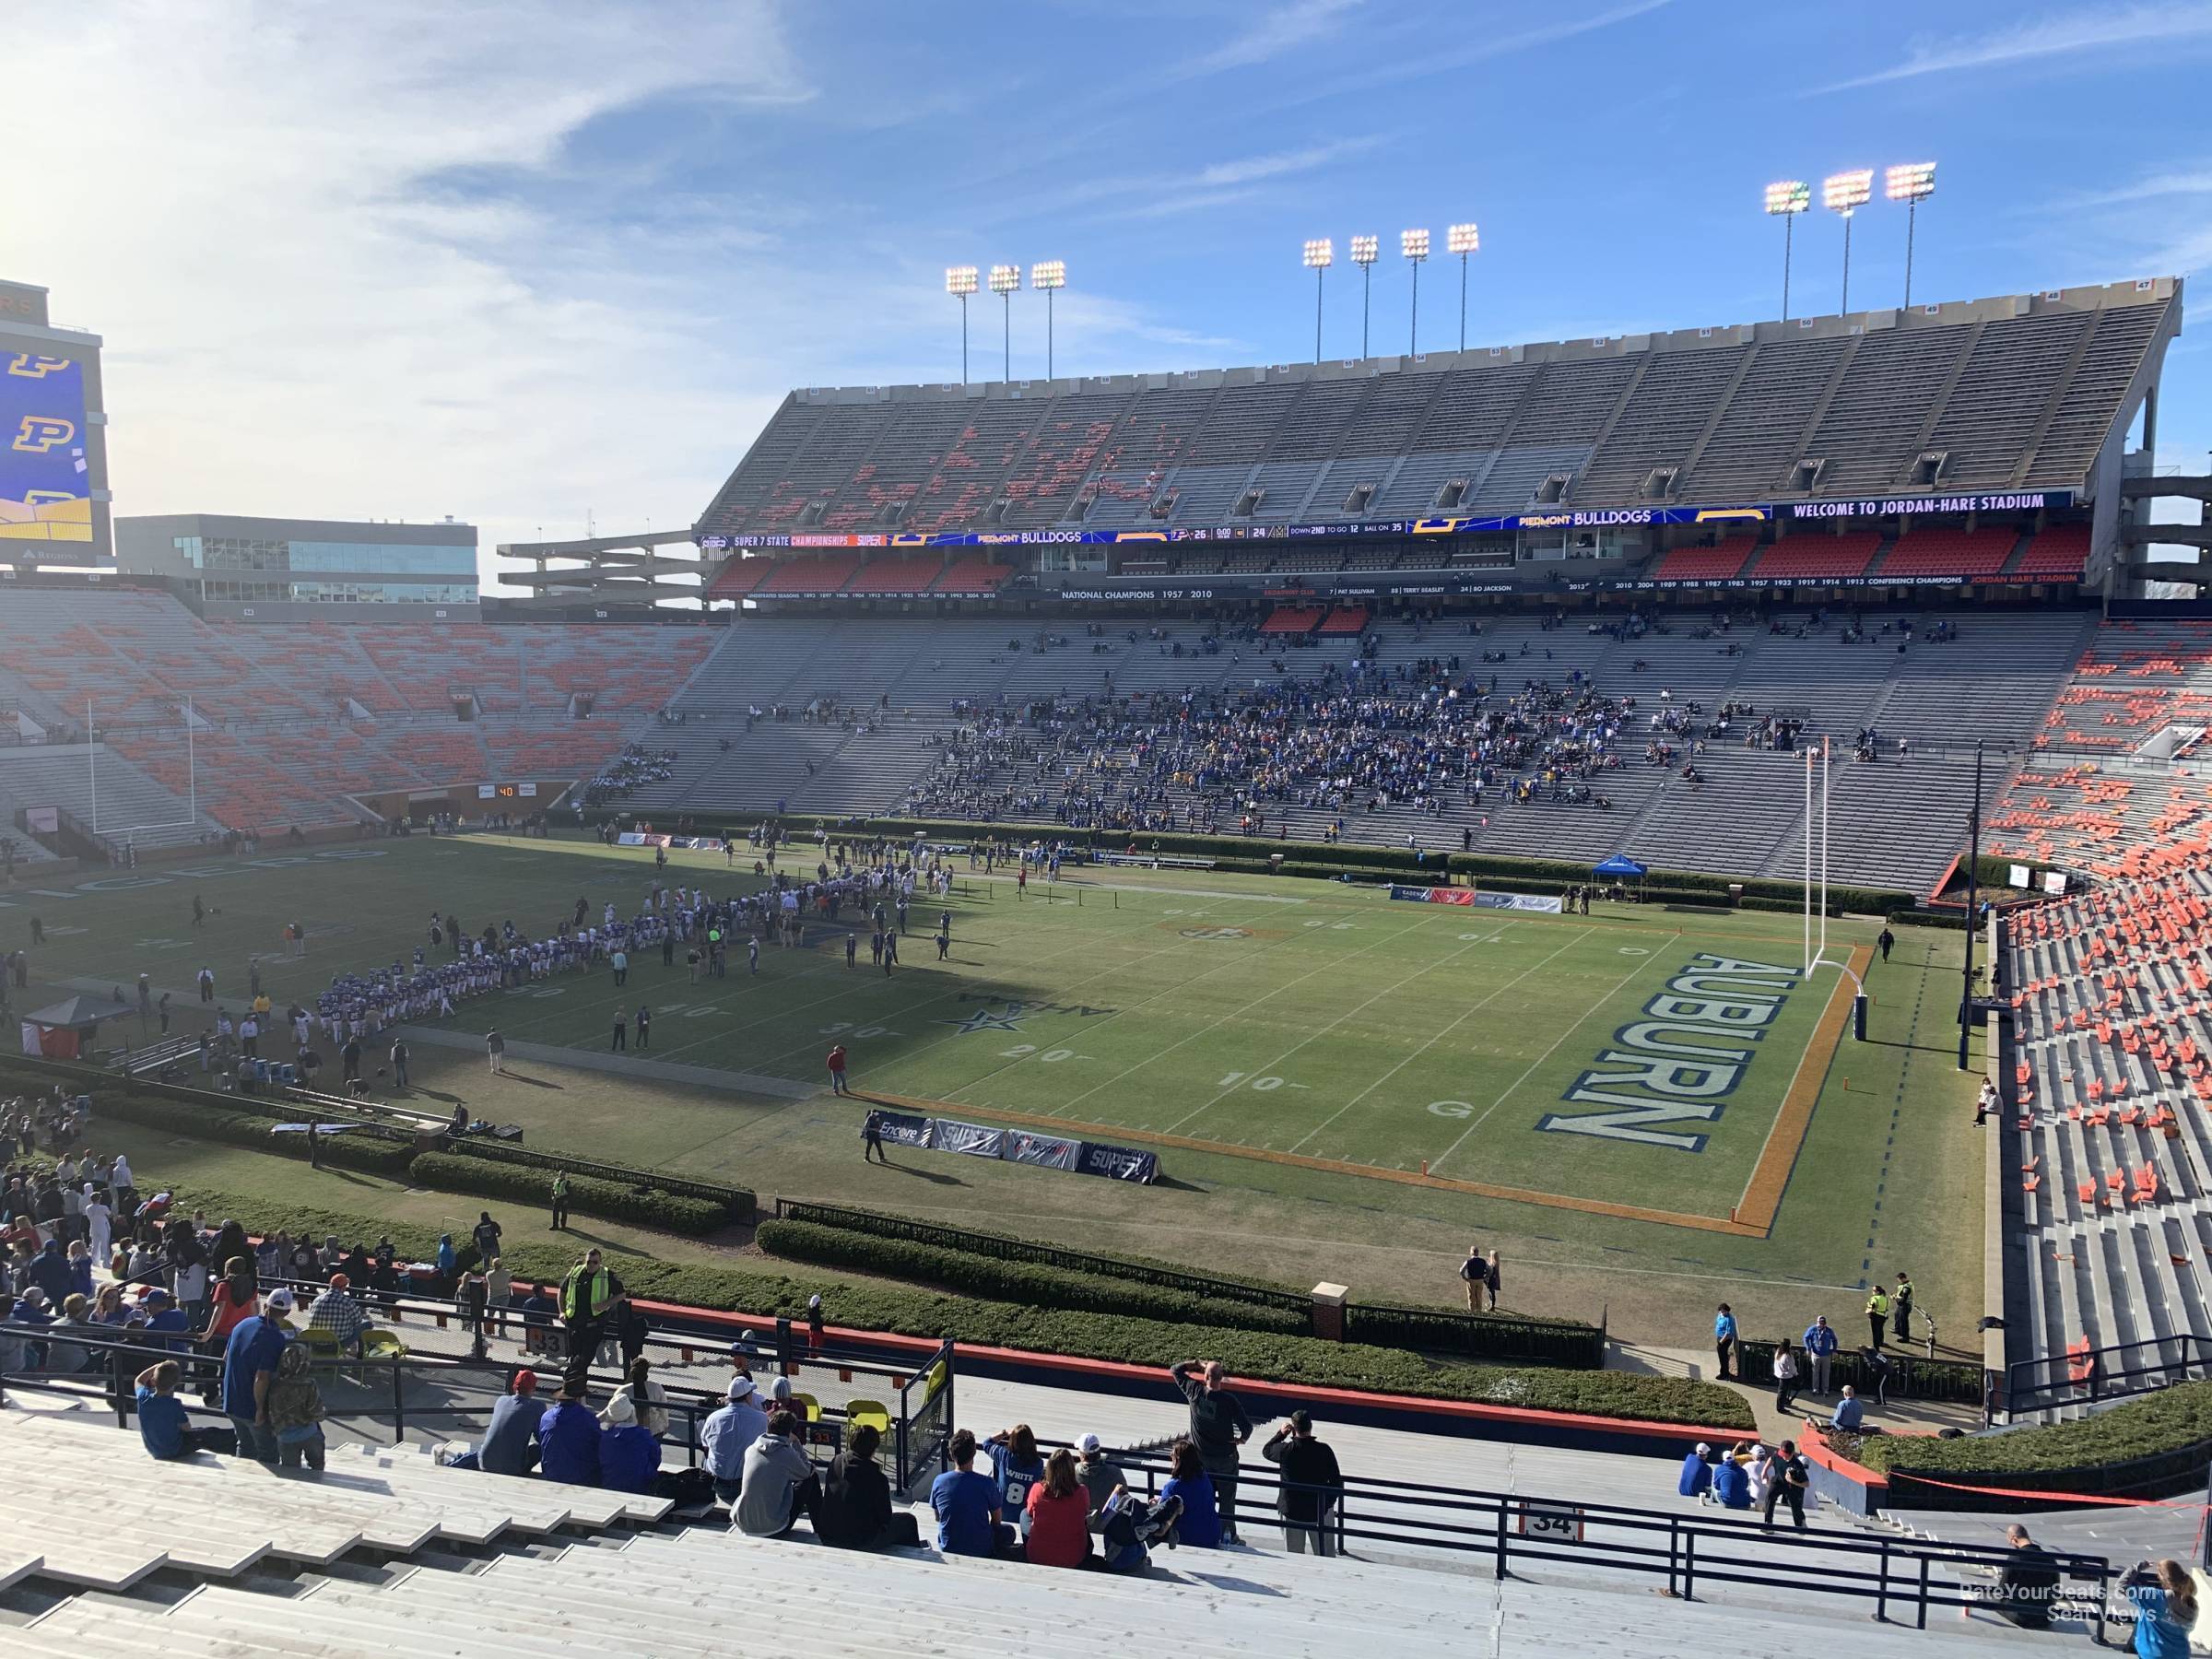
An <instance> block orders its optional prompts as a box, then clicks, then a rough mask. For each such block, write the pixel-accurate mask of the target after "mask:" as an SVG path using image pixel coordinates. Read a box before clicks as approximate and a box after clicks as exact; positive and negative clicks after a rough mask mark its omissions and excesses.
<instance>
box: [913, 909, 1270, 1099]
mask: <svg viewBox="0 0 2212 1659" xmlns="http://www.w3.org/2000/svg"><path fill="white" fill-rule="evenodd" d="M1263 913H1265V912H1263ZM1243 920H1259V918H1256V916H1252V918H1237V923H1243ZM1237 923H1228V924H1230V927H1234V924H1237ZM1292 938H1296V935H1285V938H1278V940H1274V942H1270V945H1267V947H1265V949H1274V947H1277V945H1289V942H1292ZM1182 945H1183V938H1182V934H1177V942H1174V945H1161V947H1159V949H1157V951H1146V953H1144V956H1139V958H1137V960H1135V962H1119V964H1115V967H1111V969H1101V971H1100V973H1093V975H1090V978H1086V980H1075V984H1068V986H1060V995H1066V994H1068V991H1077V989H1082V986H1086V984H1095V982H1097V980H1106V978H1112V975H1115V973H1126V971H1128V969H1135V967H1141V964H1144V962H1150V960H1152V958H1155V956H1166V953H1168V951H1174V949H1182ZM1248 960H1250V958H1245V956H1230V958H1226V960H1221V962H1217V964H1215V967H1212V969H1204V971H1201V973H1193V975H1190V980H1179V982H1177V984H1174V986H1168V989H1171V991H1172V989H1177V986H1182V984H1190V982H1193V980H1201V978H1206V973H1212V971H1215V969H1218V967H1230V964H1232V962H1248ZM1108 1018H1112V1016H1108ZM1100 1024H1104V1022H1100ZM1086 1029H1088V1027H1086ZM960 1035H962V1033H960V1030H953V1033H951V1035H947V1038H938V1040H935V1041H924V1044H923V1046H920V1049H907V1051H902V1053H900V1057H898V1064H907V1062H909V1060H913V1057H916V1055H924V1053H929V1051H931V1049H942V1046H945V1044H947V1041H951V1040H953V1038H960ZM997 1071H1005V1066H994V1068H991V1071H986V1073H984V1075H982V1077H991V1075H994V1073H997ZM982 1077H973V1079H969V1082H964V1084H960V1090H967V1088H973V1086H975V1084H980V1082H982ZM960 1090H953V1093H960ZM947 1100H949V1095H947ZM1077 1100H1082V1095H1077Z"/></svg>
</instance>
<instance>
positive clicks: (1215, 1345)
mask: <svg viewBox="0 0 2212 1659" xmlns="http://www.w3.org/2000/svg"><path fill="white" fill-rule="evenodd" d="M177 1197H178V1201H179V1202H180V1203H181V1204H182V1205H183V1206H185V1207H186V1208H188V1209H190V1208H197V1209H202V1210H205V1211H206V1213H207V1214H209V1215H211V1216H217V1217H235V1218H237V1219H238V1220H239V1221H241V1222H242V1223H243V1224H244V1225H246V1226H247V1227H249V1228H251V1229H253V1230H255V1231H269V1230H277V1229H282V1230H285V1231H288V1232H293V1233H299V1232H305V1233H307V1234H308V1235H309V1236H311V1237H315V1238H320V1237H322V1236H324V1234H326V1233H335V1234H337V1235H338V1236H339V1237H340V1238H341V1239H344V1240H347V1241H352V1240H354V1239H374V1238H376V1237H378V1236H380V1235H382V1234H384V1233H387V1232H388V1233H389V1234H390V1235H391V1237H392V1239H393V1241H394V1243H395V1244H396V1245H398V1247H399V1248H400V1250H401V1251H402V1252H403V1253H407V1254H410V1255H414V1256H417V1257H418V1258H420V1257H421V1256H423V1255H425V1254H427V1253H429V1251H432V1250H434V1249H435V1248H436V1247H437V1237H436V1235H435V1234H434V1233H431V1232H429V1231H428V1230H425V1229H422V1228H410V1227H404V1226H400V1227H394V1226H388V1225H387V1224H386V1223H384V1222H382V1221H378V1220H372V1219H370V1218H367V1217H363V1216H359V1215H341V1214H335V1213H333V1212H330V1211H325V1210H320V1209H308V1208H300V1207H289V1206H271V1205H264V1204H255V1203H253V1202H251V1201H248V1200H241V1199H239V1198H236V1197H234V1196H232V1195H231V1194H224V1193H218V1192H206V1191H200V1190H196V1189H182V1190H180V1191H179V1193H178V1194H177ZM504 1255H505V1261H506V1265H507V1266H508V1267H509V1268H510V1269H511V1270H512V1272H513V1273H514V1275H515V1277H517V1278H523V1279H538V1280H545V1281H553V1280H557V1279H559V1277H561V1276H562V1275H563V1274H564V1273H566V1271H567V1270H568V1269H569V1267H570V1266H571V1265H573V1263H574V1257H573V1256H572V1255H571V1253H568V1252H566V1251H561V1250H558V1249H554V1248H550V1247H547V1246H545V1245H536V1244H513V1243H511V1244H510V1245H509V1246H508V1247H507V1249H506V1250H505V1253H504ZM462 1259H463V1262H464V1265H466V1264H467V1263H468V1262H469V1261H470V1260H472V1259H473V1258H472V1255H471V1249H470V1247H467V1246H464V1248H463V1250H462ZM614 1266H615V1269H616V1271H617V1272H618V1273H619V1274H620V1275H621V1276H622V1278H623V1280H624V1281H625V1282H626V1284H627V1285H628V1286H629V1288H630V1289H631V1290H633V1291H634V1292H636V1293H637V1294H638V1295H640V1296H643V1297H646V1298H649V1299H652V1300H664V1301H671V1302H680V1303H684V1304H687V1305H688V1306H692V1307H700V1308H715V1309H724V1310H733V1311H738V1312H747V1313H752V1314H757V1315H761V1316H764V1317H769V1318H774V1317H777V1316H780V1315H783V1316H789V1317H791V1318H793V1319H803V1318H804V1317H805V1316H806V1299H807V1297H808V1296H810V1295H814V1294H819V1295H820V1296H821V1298H822V1302H823V1306H824V1310H825V1312H826V1313H827V1315H828V1317H829V1318H830V1321H831V1322H832V1323H834V1324H846V1325H851V1326H853V1327H855V1328H858V1329H862V1330H871V1331H888V1332H895V1333H898V1334H900V1335H910V1336H922V1337H928V1338H932V1339H935V1338H940V1337H945V1336H950V1337H952V1338H954V1339H955V1340H957V1341H960V1342H967V1343H979V1344H985V1345H993V1346H1001V1347H1014V1348H1021V1349H1026V1350H1029V1351H1031V1352H1036V1353H1047V1354H1065V1355H1070V1356H1073V1357H1076V1358H1078V1359H1106V1360H1114V1361H1119V1362H1122V1363H1124V1364H1131V1365H1143V1366H1159V1367H1165V1366H1168V1365H1171V1364H1173V1363H1174V1362H1175V1361H1177V1360H1179V1359H1192V1358H1194V1357H1195V1356H1197V1355H1199V1354H1204V1355H1205V1356H1206V1357H1207V1358H1209V1359H1219V1360H1220V1361H1221V1362H1222V1364H1224V1365H1226V1366H1227V1367H1228V1368H1229V1369H1230V1371H1231V1372H1232V1373H1234V1374H1235V1375H1237V1376H1241V1377H1250V1378H1253V1379H1256V1380H1263V1381H1269V1382H1287V1383H1292V1384H1303V1385H1306V1386H1310V1387H1316V1388H1354V1389H1368V1390H1374V1391H1377V1392H1382V1393H1388V1394H1415V1395H1418V1396H1421V1397H1423V1398H1429V1399H1445V1400H1471V1401H1478V1402H1482V1403H1486V1404H1491V1405H1500V1406H1525V1407H1528V1408H1531V1409H1535V1410H1545V1411H1571V1412H1582V1413H1584V1414H1587V1415H1589V1416H1593V1417H1611V1418H1640V1419H1645V1420H1650V1421H1657V1422H1673V1423H1686V1424H1694V1425H1697V1426H1699V1427H1702V1428H1711V1429H1718V1430H1726V1431H1731V1432H1733V1431H1739V1430H1748V1429H1750V1428H1751V1427H1752V1418H1751V1413H1750V1409H1749V1407H1748V1406H1746V1405H1745V1404H1744V1401H1743V1399H1742V1397H1741V1396H1740V1395H1738V1394H1735V1393H1734V1392H1733V1391H1732V1390H1729V1389H1726V1388H1723V1387H1720V1386H1719V1385H1717V1384H1715V1383H1710V1382H1686V1381H1683V1380H1680V1379H1677V1378H1672V1377H1647V1376H1638V1375H1633V1374H1631V1373H1629V1372H1625V1371H1543V1370H1512V1369H1508V1368H1505V1367H1499V1366H1477V1365H1455V1364H1438V1363H1435V1362H1431V1361H1429V1360H1425V1359H1420V1358H1418V1356H1416V1355H1412V1354H1406V1353H1398V1352H1393V1351H1392V1350H1390V1349H1387V1348H1376V1347H1360V1346H1359V1345H1357V1344H1350V1343H1335V1342H1321V1341H1317V1340H1315V1339H1314V1338H1312V1337H1311V1336H1290V1335H1275V1334H1272V1333H1267V1332H1259V1331H1239V1330H1230V1329H1225V1328H1223V1327H1220V1326H1218V1325H1205V1324H1188V1323H1185V1322H1182V1321H1169V1320H1157V1319H1138V1318H1133V1317H1130V1316H1128V1315H1123V1314H1110V1313H1091V1312H1079V1311H1076V1310H1071V1309H1059V1308H1038V1307H1031V1306H1028V1305H1026V1304H1022V1303H1018V1302H1006V1301H991V1300H978V1299H974V1298H969V1297H959V1296H947V1295H943V1294H940V1293H937V1292H934V1291H926V1290H915V1289H909V1288H902V1287H895V1286H883V1285H855V1284H847V1283H842V1282H840V1281H839V1280H836V1279H833V1278H828V1277H802V1278H794V1277H784V1276H782V1275H769V1274H760V1273H747V1272H740V1271H737V1270H735V1269H730V1268H723V1267H708V1266H686V1265H677V1264H673V1263H667V1262H661V1261H657V1260H655V1259H653V1258H652V1257H650V1256H639V1255H630V1254H627V1253H619V1252H618V1253H616V1254H615V1257H614Z"/></svg>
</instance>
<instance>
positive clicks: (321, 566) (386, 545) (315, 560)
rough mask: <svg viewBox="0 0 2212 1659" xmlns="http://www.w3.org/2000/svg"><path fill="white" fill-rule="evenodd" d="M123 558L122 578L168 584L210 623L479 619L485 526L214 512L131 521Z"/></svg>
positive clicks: (121, 545) (121, 544)
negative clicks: (480, 537) (480, 545)
mask: <svg viewBox="0 0 2212 1659" xmlns="http://www.w3.org/2000/svg"><path fill="white" fill-rule="evenodd" d="M115 554H116V562H117V565H118V567H119V568H120V570H121V571H122V572H123V573H124V574H126V575H131V576H147V577H156V578H159V579H160V580H161V581H162V582H164V583H165V584H166V585H167V586H168V587H169V588H170V589H171V591H172V592H173V593H175V594H177V596H178V597H179V598H181V599H182V600H184V601H185V602H186V603H187V604H188V605H190V606H192V607H193V608H194V609H195V610H197V611H199V612H200V613H201V614H202V615H203V616H207V617H225V618H235V619H238V620H241V621H248V622H289V621H299V620H302V619H307V618H319V619H322V620H325V621H333V620H335V621H343V620H345V619H346V618H347V617H348V616H351V617H354V618H375V619H379V620H383V621H401V620H410V621H420V620H433V621H442V620H448V619H453V620H467V621H474V620H476V618H477V531H476V526H475V525H473V524H456V523H454V522H453V520H452V519H450V518H449V519H446V520H445V521H443V522H442V523H440V524H394V523H391V522H382V523H373V522H372V523H367V524H352V523H346V522H343V521H337V520H326V519H271V518H237V517H233V516H230V515H229V514H220V513H206V512H183V513H169V514H162V515H159V516H155V517H149V518H124V519H118V520H116V521H115Z"/></svg>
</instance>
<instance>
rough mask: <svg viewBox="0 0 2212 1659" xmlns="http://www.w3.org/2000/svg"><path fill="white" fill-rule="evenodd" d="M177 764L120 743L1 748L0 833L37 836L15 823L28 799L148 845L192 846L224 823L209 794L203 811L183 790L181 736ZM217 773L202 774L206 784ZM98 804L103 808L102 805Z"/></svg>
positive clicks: (21, 844) (25, 842)
mask: <svg viewBox="0 0 2212 1659" xmlns="http://www.w3.org/2000/svg"><path fill="white" fill-rule="evenodd" d="M174 741H175V747H176V751H177V756H176V765H175V767H174V769H173V772H174V781H173V783H172V782H171V778H170V777H167V776H164V775H163V774H164V773H165V772H168V771H171V769H170V768H166V767H150V766H141V765H139V764H136V763H135V761H134V759H132V758H131V757H130V756H129V754H128V752H127V747H119V746H118V745H114V744H104V743H103V744H96V745H92V746H89V747H88V746H87V745H84V744H81V743H72V744H41V745H40V746H38V747H31V748H9V749H0V834H5V835H8V836H10V837H12V838H13V839H14V840H15V841H16V844H17V847H18V853H20V851H21V850H22V849H23V848H25V847H28V846H31V845H33V844H34V843H32V842H31V841H30V839H29V836H27V835H25V834H24V833H22V831H20V830H18V828H17V827H16V815H17V813H18V811H20V810H22V809H23V808H26V807H34V806H58V807H61V808H62V809H63V810H65V811H66V812H69V813H71V814H73V815H74V816H75V817H76V818H77V820H78V821H79V822H80V823H83V824H85V825H87V826H92V825H95V824H97V825H98V826H99V828H100V835H101V838H102V839H103V840H106V841H112V842H114V843H115V844H117V845H120V844H121V843H122V842H123V841H126V840H127V841H130V843H131V844H132V845H133V846H134V847H136V848H138V849H140V850H141V851H147V852H150V851H153V850H155V849H157V848H161V847H172V846H187V845H190V844H192V843H193V842H195V841H200V840H202V839H203V838H204V837H206V835H208V834H209V833H211V832H213V831H215V830H218V828H219V826H218V823H217V821H216V819H215V818H214V817H213V816H212V814H211V813H210V811H209V809H208V807H209V803H208V797H207V796H206V795H205V794H203V796H202V799H201V810H200V813H199V815H198V816H197V817H194V814H193V811H192V806H191V803H190V802H189V801H188V800H187V799H186V797H185V794H184V778H183V772H184V770H185V769H184V757H183V747H184V743H183V737H182V735H181V734H180V735H178V736H177V737H176V738H175V740H174ZM209 786H210V780H209V779H208V778H206V777H205V776H204V777H203V778H202V779H201V782H200V787H201V788H202V790H203V791H206V790H207V789H208V788H209ZM96 805H97V810H95V806H96Z"/></svg>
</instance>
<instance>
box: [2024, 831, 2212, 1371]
mask: <svg viewBox="0 0 2212 1659" xmlns="http://www.w3.org/2000/svg"><path fill="white" fill-rule="evenodd" d="M2147 862H2148V864H2149V865H2151V866H2152V867H2151V868H2150V869H2149V870H2148V871H2147V873H2146V874H2143V875H2140V876H2136V877H2123V878H2121V879H2118V880H2115V881H2114V882H2112V884H2110V885H2109V886H2106V887H2101V888H2096V889H2092V890H2090V891H2088V892H2086V893H2080V894H2077V895H2074V896H2071V897H2068V898H2066V899H2064V900H2059V901H2056V902H2053V903H2046V904H2042V905H2040V906H2036V907H2034V908H2032V909H2030V910H2028V911H2026V912H2016V913H2015V914H2014V915H2013V916H2012V917H2010V918H2009V919H2008V921H2007V923H2006V961H2005V971H2006V978H2005V987H2006V993H2007V994H2008V997H2009V1000H2010V1002H2011V1005H2012V1008H2013V1021H2012V1025H2011V1030H2010V1035H2009V1041H2007V1042H2006V1044H2005V1046H2004V1049H2003V1052H2002V1054H2001V1058H2000V1064H1999V1075H2000V1081H2001V1086H2002V1088H2004V1091H2005V1096H2006V1104H2005V1110H2004V1112H2003V1113H2002V1123H2003V1132H2004V1134H2005V1135H2006V1159H2005V1163H2006V1169H2007V1170H2008V1171H2011V1170H2017V1171H2018V1177H2017V1188H2018V1190H2017V1191H2016V1190H2011V1189H2012V1187H2013V1186H2014V1185H2015V1184H2016V1182H2015V1181H2013V1180H2010V1179H2008V1181H2007V1183H2006V1186H2007V1190H2006V1199H2005V1202H2006V1206H2007V1208H2008V1210H2010V1211H2013V1212H2015V1213H2014V1214H2011V1215H2008V1217H2007V1227H2006V1236H2007V1240H2008V1244H2009V1247H2010V1248H2011V1249H2012V1250H2013V1251H2015V1252H2017V1253H2018V1259H2017V1260H2015V1261H2014V1262H2013V1263H2011V1264H2010V1265H2009V1266H2010V1268H2011V1269H2012V1270H2011V1271H2008V1272H2007V1275H2006V1281H2007V1287H2008V1289H2007V1296H2008V1313H2009V1316H2010V1317H2011V1319H2012V1324H2011V1327H2010V1328H2013V1329H2016V1330H2017V1331H2018V1334H2019V1335H2018V1343H2017V1344H2016V1345H2015V1348H2014V1351H2013V1352H2012V1354H2011V1355H2010V1358H2012V1359H2015V1360H2018V1359H2046V1360H2051V1361H2053V1362H2054V1363H2055V1362H2056V1361H2058V1360H2059V1359H2061V1358H2062V1357H2063V1356H2065V1354H2066V1353H2067V1352H2068V1350H2069V1349H2075V1350H2077V1351H2087V1350H2088V1349H2097V1348H2104V1347H2112V1346H2115V1345H2121V1344H2144V1345H2149V1346H2148V1347H2147V1349H2146V1350H2145V1352H2144V1353H2143V1354H2142V1355H2141V1356H2140V1357H2139V1358H2138V1359H2137V1360H2136V1363H2138V1364H2143V1363H2148V1362H2149V1360H2148V1355H2149V1353H2150V1352H2154V1351H2155V1352H2159V1353H2162V1354H2163V1355H2164V1357H2165V1358H2166V1359H2168V1360H2169V1361H2170V1362H2174V1363H2179V1362H2182V1361H2183V1360H2184V1359H2186V1358H2187V1357H2188V1356H2187V1354H2186V1352H2185V1351H2184V1349H2183V1345H2182V1344H2181V1342H2180V1341H2179V1340H2178V1339H2179V1338H2181V1337H2183V1336H2185V1335H2190V1334H2194V1333H2201V1332H2203V1331H2206V1329H2212V1324H2207V1313H2208V1312H2212V1191H2208V1190H2207V1189H2206V1185H2205V1183H2204V1181H2203V1178H2202V1176H2201V1174H2200V1171H2202V1170H2203V1169H2204V1168H2206V1157H2207V1154H2212V1121H2208V1118H2207V1113H2208V1112H2212V1018H2208V1016H2212V997H2208V996H2207V989H2208V988H2212V973H2208V972H2207V969H2208V968H2212V948H2208V947H2207V940H2212V874H2208V871H2212V853H2208V852H2207V842H2206V836H2205V835H2204V834H2203V833H2202V832H2201V831H2200V832H2199V833H2197V834H2195V835H2194V836H2192V837H2188V838H2185V839H2180V840H2176V841H2169V842H2167V843H2165V844H2163V845H2162V846H2161V847H2159V849H2158V850H2157V851H2156V852H2155V853H2151V854H2150V855H2149V858H2148V860H2147ZM2085 1397H2086V1394H2085Z"/></svg>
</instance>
